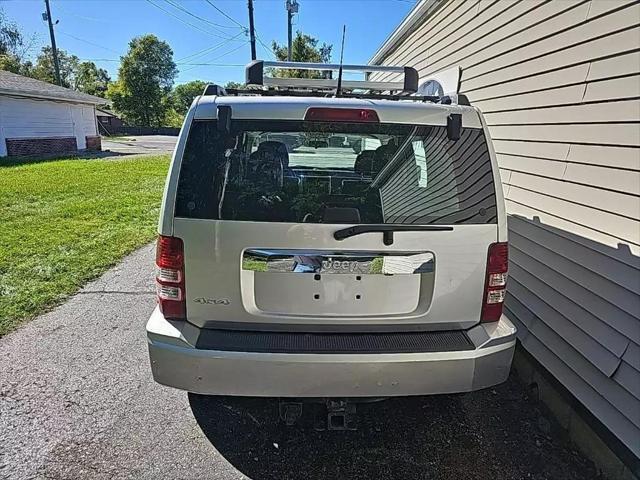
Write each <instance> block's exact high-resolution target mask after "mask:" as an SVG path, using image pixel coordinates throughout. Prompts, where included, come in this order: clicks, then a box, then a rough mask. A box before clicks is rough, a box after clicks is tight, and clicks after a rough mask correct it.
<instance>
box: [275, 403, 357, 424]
mask: <svg viewBox="0 0 640 480" xmlns="http://www.w3.org/2000/svg"><path fill="white" fill-rule="evenodd" d="M319 400H320V401H319ZM304 403H308V404H311V405H309V406H311V407H313V410H314V412H316V414H317V415H316V416H315V418H316V420H315V425H314V428H315V429H316V430H318V431H322V430H343V431H344V430H357V429H358V422H357V414H356V404H355V403H352V402H349V400H348V399H343V398H327V399H324V400H323V399H314V400H311V401H305V402H300V401H298V402H295V401H283V400H281V401H280V404H279V406H278V410H279V414H280V420H282V421H283V422H284V423H285V425H287V426H289V427H291V426H293V425H295V424H296V423H298V422H299V420H300V419H301V418H302V407H303V405H304ZM325 409H326V410H325ZM325 414H326V416H324V415H325Z"/></svg>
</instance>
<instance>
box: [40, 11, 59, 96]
mask: <svg viewBox="0 0 640 480" xmlns="http://www.w3.org/2000/svg"><path fill="white" fill-rule="evenodd" d="M44 4H45V5H46V7H47V13H45V14H44V15H43V16H46V17H47V22H49V36H51V53H52V54H53V68H54V69H55V71H56V83H57V84H58V85H60V86H62V81H61V80H60V64H59V63H58V49H57V48H56V35H55V34H54V33H53V22H52V21H51V7H49V0H44ZM56 23H58V22H56Z"/></svg>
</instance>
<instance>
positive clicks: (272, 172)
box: [246, 141, 289, 193]
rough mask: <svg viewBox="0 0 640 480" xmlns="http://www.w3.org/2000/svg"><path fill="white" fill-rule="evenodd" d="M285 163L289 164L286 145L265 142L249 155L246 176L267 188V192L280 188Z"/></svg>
mask: <svg viewBox="0 0 640 480" xmlns="http://www.w3.org/2000/svg"><path fill="white" fill-rule="evenodd" d="M285 165H286V166H288V165H289V154H288V153H287V147H286V145H285V144H284V143H281V142H274V141H268V142H263V143H261V144H260V145H259V146H258V149H257V150H256V151H255V152H253V153H252V154H251V155H249V161H248V164H247V177H246V178H247V180H250V181H251V183H253V184H254V185H256V186H259V187H260V188H261V189H263V190H265V193H269V192H272V191H274V190H280V189H282V185H283V175H284V168H285Z"/></svg>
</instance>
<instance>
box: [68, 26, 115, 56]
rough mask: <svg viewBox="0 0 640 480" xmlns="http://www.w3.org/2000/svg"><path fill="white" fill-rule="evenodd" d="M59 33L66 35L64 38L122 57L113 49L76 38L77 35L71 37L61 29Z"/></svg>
mask: <svg viewBox="0 0 640 480" xmlns="http://www.w3.org/2000/svg"><path fill="white" fill-rule="evenodd" d="M58 33H61V34H63V35H64V36H66V37H71V38H73V39H75V40H78V41H79V42H83V43H86V44H88V45H93V46H94V47H98V48H101V49H103V50H106V51H108V52H111V53H115V54H116V55H120V52H116V51H115V50H113V49H111V48H107V47H103V46H102V45H99V44H97V43H93V42H90V41H89V40H85V39H84V38H80V37H76V36H75V35H71V34H70V33H67V32H63V31H62V30H60V29H58Z"/></svg>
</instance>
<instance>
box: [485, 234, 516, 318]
mask: <svg viewBox="0 0 640 480" xmlns="http://www.w3.org/2000/svg"><path fill="white" fill-rule="evenodd" d="M508 269H509V244H508V243H506V242H502V243H492V244H491V245H490V246H489V254H488V257H487V277H486V279H485V284H484V297H483V300H482V314H481V316H480V321H481V322H497V321H498V320H500V316H501V315H502V305H503V303H504V297H505V295H506V293H507V270H508Z"/></svg>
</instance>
